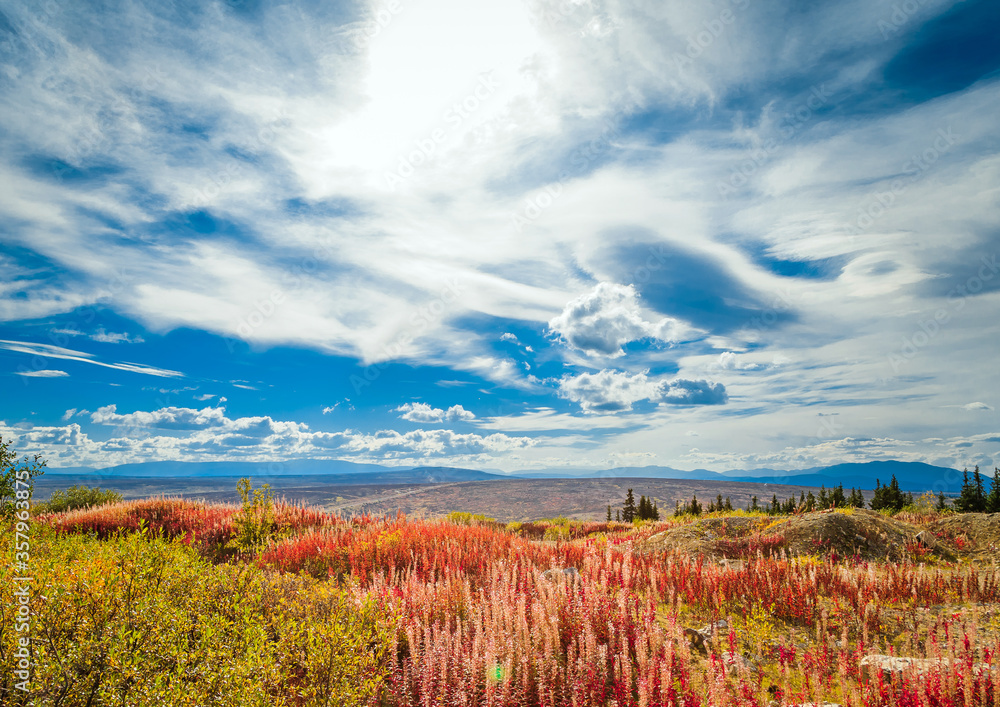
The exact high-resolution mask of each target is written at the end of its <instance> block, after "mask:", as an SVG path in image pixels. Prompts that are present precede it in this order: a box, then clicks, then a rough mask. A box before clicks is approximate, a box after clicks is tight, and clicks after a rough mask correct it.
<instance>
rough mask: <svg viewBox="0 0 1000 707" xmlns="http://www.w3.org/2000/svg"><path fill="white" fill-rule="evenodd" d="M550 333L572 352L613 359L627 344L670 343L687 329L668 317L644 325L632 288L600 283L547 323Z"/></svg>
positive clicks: (620, 353) (635, 294)
mask: <svg viewBox="0 0 1000 707" xmlns="http://www.w3.org/2000/svg"><path fill="white" fill-rule="evenodd" d="M549 329H551V330H552V331H553V332H554V333H555V334H557V335H558V336H559V337H560V338H561V339H562V340H563V341H565V342H566V343H567V344H568V345H569V346H571V347H573V348H575V349H579V350H580V351H584V352H586V353H589V354H599V355H603V356H609V357H611V358H616V357H618V356H623V355H624V354H625V352H624V351H623V350H622V346H623V345H625V344H627V343H629V342H630V341H637V340H639V339H657V340H659V341H664V342H673V341H677V340H678V339H679V338H681V337H682V336H683V334H684V332H685V331H686V330H687V327H686V326H685V325H684V324H683V323H681V322H679V321H678V320H676V319H671V318H669V317H664V318H663V319H660V320H659V321H658V322H649V321H646V319H645V318H643V315H642V312H641V310H640V307H639V298H638V295H637V293H636V291H635V287H633V286H632V285H618V284H615V283H611V282H601V283H599V284H598V285H597V286H596V287H595V288H594V289H593V290H592V291H591V292H589V293H587V294H585V295H581V296H580V297H577V298H576V299H574V300H572V301H570V302H568V303H567V304H566V306H565V307H564V308H563V311H562V313H561V314H559V315H558V316H556V317H553V318H552V319H550V320H549Z"/></svg>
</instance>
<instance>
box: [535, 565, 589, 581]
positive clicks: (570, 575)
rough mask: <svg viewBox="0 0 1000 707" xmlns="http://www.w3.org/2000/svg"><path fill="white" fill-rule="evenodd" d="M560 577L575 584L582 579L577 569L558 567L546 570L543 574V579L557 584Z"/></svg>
mask: <svg viewBox="0 0 1000 707" xmlns="http://www.w3.org/2000/svg"><path fill="white" fill-rule="evenodd" d="M560 577H563V578H564V579H566V580H567V581H569V582H575V581H576V580H578V579H580V571H579V570H577V568H576V567H557V568H555V569H551V570H545V571H544V572H542V578H543V579H547V580H548V581H550V582H556V581H558V580H559V578H560Z"/></svg>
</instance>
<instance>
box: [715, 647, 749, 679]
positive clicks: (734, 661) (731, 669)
mask: <svg viewBox="0 0 1000 707" xmlns="http://www.w3.org/2000/svg"><path fill="white" fill-rule="evenodd" d="M719 657H720V658H721V659H722V664H723V665H725V666H726V672H727V673H729V674H730V675H736V674H737V673H739V671H740V668H743V669H745V670H749V669H750V668H753V667H754V666H753V664H752V663H751V662H750V661H749V660H747V659H746V658H744V657H743V656H742V655H740V654H739V653H737V652H736V651H723V652H722V654H721V655H720V656H719Z"/></svg>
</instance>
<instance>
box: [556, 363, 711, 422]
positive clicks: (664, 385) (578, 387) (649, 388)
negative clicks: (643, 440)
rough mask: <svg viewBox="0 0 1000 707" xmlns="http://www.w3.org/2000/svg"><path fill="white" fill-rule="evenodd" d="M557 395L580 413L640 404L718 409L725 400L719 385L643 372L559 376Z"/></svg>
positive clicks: (607, 372) (610, 371) (621, 409)
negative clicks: (717, 406) (660, 402)
mask: <svg viewBox="0 0 1000 707" xmlns="http://www.w3.org/2000/svg"><path fill="white" fill-rule="evenodd" d="M559 395H560V396H562V397H564V398H566V399H568V400H571V401H573V402H575V403H577V404H578V405H579V406H580V407H581V409H583V411H584V412H591V413H593V412H612V413H614V412H623V411H628V410H631V409H632V405H633V404H634V403H637V402H639V401H642V400H648V401H652V402H656V401H663V402H664V403H670V404H675V405H719V404H723V403H725V402H726V401H727V400H728V396H727V395H726V388H725V386H723V385H722V384H721V383H710V382H709V381H705V380H684V379H680V378H678V379H675V380H671V381H668V380H662V379H661V380H654V379H651V378H649V377H648V375H647V374H646V373H644V372H642V373H635V374H631V375H630V374H628V373H626V372H623V371H615V370H611V369H604V370H602V371H600V372H599V373H581V374H580V375H578V376H572V377H571V376H563V378H562V379H560V381H559Z"/></svg>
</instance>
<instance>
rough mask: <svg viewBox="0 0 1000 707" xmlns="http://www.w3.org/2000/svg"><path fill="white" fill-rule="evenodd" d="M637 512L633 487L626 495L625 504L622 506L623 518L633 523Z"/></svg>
mask: <svg viewBox="0 0 1000 707" xmlns="http://www.w3.org/2000/svg"><path fill="white" fill-rule="evenodd" d="M635 513H636V509H635V496H633V495H632V489H629V490H628V493H627V494H626V495H625V505H624V506H623V507H622V520H623V521H625V522H626V523H631V522H632V521H634V520H635Z"/></svg>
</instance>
